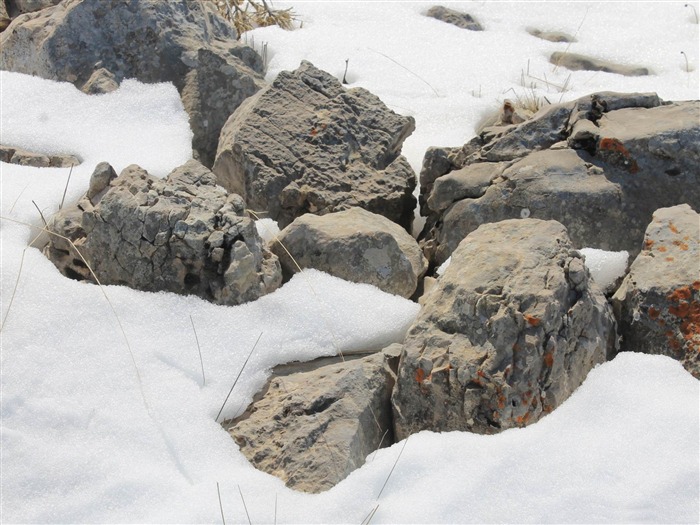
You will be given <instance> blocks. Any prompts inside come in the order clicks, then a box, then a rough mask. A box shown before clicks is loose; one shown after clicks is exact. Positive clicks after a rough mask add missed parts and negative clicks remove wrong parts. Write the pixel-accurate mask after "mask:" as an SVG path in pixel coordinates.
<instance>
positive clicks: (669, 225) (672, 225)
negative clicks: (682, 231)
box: [668, 222, 678, 233]
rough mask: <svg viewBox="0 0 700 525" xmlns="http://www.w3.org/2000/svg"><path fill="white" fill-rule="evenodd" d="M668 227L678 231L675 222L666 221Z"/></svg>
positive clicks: (675, 231)
mask: <svg viewBox="0 0 700 525" xmlns="http://www.w3.org/2000/svg"><path fill="white" fill-rule="evenodd" d="M668 227H669V229H670V230H671V231H672V232H673V233H678V228H676V226H675V224H673V223H672V222H669V223H668Z"/></svg>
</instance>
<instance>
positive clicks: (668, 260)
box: [666, 257, 675, 262]
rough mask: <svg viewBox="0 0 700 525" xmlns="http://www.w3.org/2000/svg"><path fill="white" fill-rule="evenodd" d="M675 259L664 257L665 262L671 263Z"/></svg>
mask: <svg viewBox="0 0 700 525" xmlns="http://www.w3.org/2000/svg"><path fill="white" fill-rule="evenodd" d="M673 261H675V259H674V258H673V257H666V262H673Z"/></svg>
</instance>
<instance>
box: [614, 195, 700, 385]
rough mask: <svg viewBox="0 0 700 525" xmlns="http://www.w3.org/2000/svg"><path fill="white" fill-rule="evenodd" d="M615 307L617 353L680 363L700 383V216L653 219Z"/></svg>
mask: <svg viewBox="0 0 700 525" xmlns="http://www.w3.org/2000/svg"><path fill="white" fill-rule="evenodd" d="M613 307H614V310H615V315H616V317H617V319H618V323H619V326H620V334H621V335H622V343H621V350H625V351H631V352H644V353H648V354H662V355H667V356H669V357H672V358H674V359H678V360H679V361H681V363H682V364H683V366H684V367H685V368H686V370H688V371H689V372H690V373H691V374H693V375H694V376H695V377H696V378H698V379H700V215H699V214H698V213H696V212H695V211H694V210H693V209H692V208H691V207H690V206H688V205H687V204H683V205H680V206H674V207H672V208H662V209H660V210H657V211H656V213H654V218H653V221H652V222H651V224H649V227H648V228H647V231H646V235H645V238H644V248H643V249H642V252H641V253H640V254H639V256H638V257H637V258H636V259H635V260H634V262H633V263H632V266H631V268H630V272H629V274H628V275H627V277H626V278H625V280H624V281H623V283H622V286H620V288H619V289H618V290H617V292H616V293H615V295H614V296H613Z"/></svg>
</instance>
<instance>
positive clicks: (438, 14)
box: [425, 5, 484, 31]
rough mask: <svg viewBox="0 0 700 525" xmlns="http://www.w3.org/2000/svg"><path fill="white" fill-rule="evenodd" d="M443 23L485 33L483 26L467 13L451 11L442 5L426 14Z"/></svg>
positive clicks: (432, 8) (434, 7)
mask: <svg viewBox="0 0 700 525" xmlns="http://www.w3.org/2000/svg"><path fill="white" fill-rule="evenodd" d="M425 15H426V16H429V17H431V18H435V19H436V20H440V21H441V22H447V23H448V24H452V25H455V26H457V27H460V28H462V29H469V30H470V31H483V30H484V28H483V27H482V25H481V24H480V23H479V22H477V21H476V19H475V18H474V17H473V16H471V15H470V14H467V13H460V12H459V11H455V10H454V9H449V8H447V7H443V6H441V5H436V6H433V7H431V8H430V9H428V12H427V13H426V14H425Z"/></svg>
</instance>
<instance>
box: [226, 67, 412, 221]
mask: <svg viewBox="0 0 700 525" xmlns="http://www.w3.org/2000/svg"><path fill="white" fill-rule="evenodd" d="M414 128H415V123H414V121H413V119H412V118H411V117H402V116H400V115H397V114H396V113H394V112H393V111H391V110H390V109H389V108H387V107H386V106H385V105H384V104H383V103H382V101H381V100H379V98H377V97H376V96H374V95H373V94H371V93H370V92H369V91H366V90H365V89H361V88H354V89H349V90H346V89H345V88H344V87H343V86H342V84H341V83H340V82H339V81H338V80H337V79H336V78H335V77H333V76H331V75H329V74H328V73H325V72H323V71H321V70H319V69H317V68H315V67H314V66H313V65H312V64H310V63H309V62H305V61H304V62H302V64H301V66H300V67H299V68H298V69H296V70H295V71H293V72H288V71H283V72H281V73H280V74H279V75H278V77H277V79H276V80H275V81H274V82H273V83H272V85H271V86H270V87H268V88H266V89H264V90H262V91H260V92H259V93H258V94H256V95H255V96H253V97H251V98H250V99H248V100H247V101H246V102H245V103H244V104H243V105H242V106H241V107H240V108H239V109H238V110H237V111H236V112H235V113H234V114H233V115H231V118H230V119H229V120H228V122H227V123H226V125H225V126H224V128H223V130H222V133H221V140H220V142H219V149H218V152H217V156H216V162H215V164H214V168H213V171H214V173H216V176H217V177H218V180H219V183H220V184H221V185H222V186H224V187H225V188H227V189H229V190H230V191H233V192H236V193H239V194H240V195H242V196H243V197H244V198H245V200H246V203H247V204H248V206H249V207H250V208H251V209H253V210H256V211H264V212H267V216H269V217H270V218H272V219H275V220H276V221H278V222H279V223H280V226H281V227H285V226H287V225H288V224H290V223H291V222H292V221H293V220H294V219H295V218H297V217H299V216H301V215H303V214H304V213H309V212H310V213H315V214H318V215H324V214H326V213H331V212H334V211H342V210H345V209H348V208H351V207H360V208H364V209H366V210H368V211H371V212H373V213H378V214H380V215H384V216H385V217H387V218H388V219H391V220H392V221H394V222H396V223H398V224H400V225H401V226H403V227H404V228H405V229H407V230H409V231H410V226H411V222H412V220H413V210H414V208H415V198H414V197H413V195H412V192H413V189H414V188H415V185H416V177H415V174H414V173H413V170H412V169H411V167H410V165H409V164H408V161H407V160H406V159H405V158H404V157H402V156H401V155H400V152H401V145H402V144H403V141H404V139H405V138H406V137H407V136H408V135H410V134H411V132H412V131H413V129H414Z"/></svg>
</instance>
